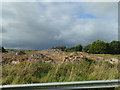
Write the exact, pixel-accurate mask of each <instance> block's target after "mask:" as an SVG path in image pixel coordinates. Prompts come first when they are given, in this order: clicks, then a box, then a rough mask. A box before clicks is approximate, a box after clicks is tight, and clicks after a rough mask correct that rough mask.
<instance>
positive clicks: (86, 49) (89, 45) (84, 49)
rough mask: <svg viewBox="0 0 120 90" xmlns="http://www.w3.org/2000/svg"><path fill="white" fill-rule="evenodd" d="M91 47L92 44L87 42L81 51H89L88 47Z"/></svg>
mask: <svg viewBox="0 0 120 90" xmlns="http://www.w3.org/2000/svg"><path fill="white" fill-rule="evenodd" d="M91 47H92V44H88V45H87V46H85V47H84V48H83V50H82V51H83V52H87V53H90V49H91Z"/></svg>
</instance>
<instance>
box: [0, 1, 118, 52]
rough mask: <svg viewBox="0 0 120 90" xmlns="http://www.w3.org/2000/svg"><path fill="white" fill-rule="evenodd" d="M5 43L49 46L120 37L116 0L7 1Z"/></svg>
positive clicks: (24, 46)
mask: <svg viewBox="0 0 120 90" xmlns="http://www.w3.org/2000/svg"><path fill="white" fill-rule="evenodd" d="M0 19H2V31H1V32H0V33H2V37H0V38H2V46H4V47H5V48H9V49H31V50H39V49H48V48H51V47H53V46H67V47H72V46H76V45H78V44H82V45H83V46H85V45H87V44H90V43H92V42H93V41H95V40H103V41H106V42H110V41H112V40H118V3H117V2H4V3H3V4H2V18H0Z"/></svg>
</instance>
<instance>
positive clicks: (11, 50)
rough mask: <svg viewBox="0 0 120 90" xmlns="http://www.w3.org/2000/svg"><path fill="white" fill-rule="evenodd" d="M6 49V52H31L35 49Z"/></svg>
mask: <svg viewBox="0 0 120 90" xmlns="http://www.w3.org/2000/svg"><path fill="white" fill-rule="evenodd" d="M6 51H8V52H15V51H23V52H25V53H33V52H36V51H37V50H23V49H19V50H17V49H6Z"/></svg>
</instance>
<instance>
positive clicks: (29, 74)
mask: <svg viewBox="0 0 120 90" xmlns="http://www.w3.org/2000/svg"><path fill="white" fill-rule="evenodd" d="M2 69H3V73H2V75H3V78H2V79H3V80H2V84H28V83H42V82H68V81H87V80H105V79H106V80H107V79H117V78H118V70H117V65H116V64H114V65H113V64H110V63H108V62H103V61H100V62H91V61H90V60H85V61H84V62H81V63H61V64H56V63H42V62H39V63H37V62H31V63H30V62H22V63H20V64H16V65H5V66H3V68H2Z"/></svg>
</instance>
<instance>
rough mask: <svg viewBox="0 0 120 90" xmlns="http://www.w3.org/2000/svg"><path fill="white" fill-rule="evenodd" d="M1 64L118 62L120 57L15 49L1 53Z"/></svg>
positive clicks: (53, 50) (57, 50) (56, 50)
mask: <svg viewBox="0 0 120 90" xmlns="http://www.w3.org/2000/svg"><path fill="white" fill-rule="evenodd" d="M0 56H2V60H1V62H0V63H1V64H2V65H6V64H18V63H21V62H45V63H69V62H70V63H81V62H83V61H84V60H85V58H87V59H90V60H95V61H100V60H106V61H109V62H110V63H118V60H119V59H115V58H104V57H102V56H95V55H91V54H88V53H85V52H64V51H61V50H59V49H49V50H39V51H35V52H31V53H25V52H23V51H13V52H7V53H0Z"/></svg>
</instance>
